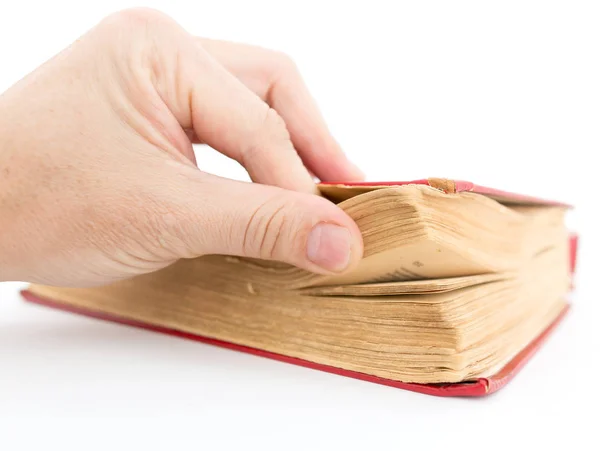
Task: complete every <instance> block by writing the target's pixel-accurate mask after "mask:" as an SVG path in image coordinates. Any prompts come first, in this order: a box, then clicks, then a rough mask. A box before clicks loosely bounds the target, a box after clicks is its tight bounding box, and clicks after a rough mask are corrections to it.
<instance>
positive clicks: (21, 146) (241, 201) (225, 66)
mask: <svg viewBox="0 0 600 451" xmlns="http://www.w3.org/2000/svg"><path fill="white" fill-rule="evenodd" d="M199 142H201V143H205V144H208V145H210V146H211V147H213V148H214V149H216V150H218V151H219V152H221V153H223V154H224V155H226V156H228V157H230V158H232V159H235V160H237V161H238V162H239V163H240V164H242V165H243V166H244V167H245V168H246V170H247V171H248V173H249V175H250V177H251V179H252V181H253V183H245V182H240V181H233V180H229V179H226V178H222V177H217V176H215V175H212V174H209V173H206V172H203V171H202V162H201V161H199V162H196V160H195V157H194V153H193V148H192V144H193V143H199ZM311 174H313V175H314V176H316V177H317V178H318V179H320V180H323V181H360V180H362V178H363V175H362V173H361V171H360V170H359V169H357V168H356V166H354V165H353V164H352V163H351V162H350V161H349V160H348V159H347V158H346V156H345V155H344V153H343V152H342V150H341V149H340V146H339V145H338V144H337V142H336V141H335V139H334V138H333V137H332V136H331V134H330V132H329V131H328V129H327V126H326V124H325V122H324V120H323V118H322V115H321V114H320V112H319V111H318V109H317V107H316V105H315V102H314V101H313V99H312V97H311V95H310V94H309V92H308V90H307V88H306V86H305V85H304V83H303V81H302V79H301V77H300V75H299V72H298V70H297V69H296V67H295V66H294V64H293V63H292V62H291V60H290V59H289V58H288V57H286V56H285V55H282V54H279V53H277V52H273V51H269V50H265V49H261V48H256V47H251V46H245V45H240V44H234V43H227V42H220V41H212V40H208V39H201V38H198V37H195V36H192V35H190V34H189V33H188V32H187V31H185V30H184V29H182V28H181V27H180V26H178V25H177V23H175V22H174V21H173V20H172V19H171V18H169V17H167V16H165V15H163V14H161V13H159V12H157V11H152V10H146V9H134V10H127V11H121V12H118V13H115V14H113V15H111V16H109V17H107V18H105V19H104V20H102V21H101V22H100V23H99V24H98V25H97V26H96V27H94V28H93V29H91V30H90V31H89V32H88V33H87V34H85V35H84V36H82V37H81V38H80V39H79V40H77V41H76V42H75V43H73V44H72V45H71V46H70V47H68V48H67V49H65V50H64V51H63V52H61V53H60V54H58V55H57V56H55V57H54V58H53V59H51V60H50V61H48V62H47V63H45V64H44V65H42V66H40V67H39V68H37V69H36V70H35V71H33V72H32V73H31V74H29V75H28V76H26V77H25V78H23V79H22V80H21V81H19V82H18V83H17V84H15V85H14V86H13V87H11V88H10V89H9V90H8V91H6V92H5V93H3V94H2V95H1V96H0V281H11V280H18V281H26V282H34V283H43V284H48V285H59V286H96V285H101V284H107V283H111V282H114V281H118V280H121V279H125V278H129V277H132V276H135V275H139V274H144V273H148V272H153V271H157V270H159V269H161V268H164V267H166V266H168V265H170V264H172V263H174V262H175V261H177V260H179V259H182V258H193V257H199V256H202V255H207V254H225V255H237V256H245V257H253V258H262V259H268V260H277V261H282V262H286V263H289V264H292V265H295V266H298V267H300V268H303V269H306V270H309V271H312V272H316V273H320V274H333V273H341V272H345V271H350V270H352V269H353V268H354V267H355V266H356V264H357V263H358V261H359V260H360V259H361V257H362V252H363V243H362V239H361V235H360V231H359V230H358V228H357V226H356V224H355V223H354V222H353V221H352V219H351V218H350V217H349V216H348V215H346V213H344V212H343V211H342V210H341V209H340V208H338V207H337V206H336V205H334V204H333V203H331V202H329V201H327V200H326V199H324V198H322V197H320V196H319V195H318V193H317V190H316V185H315V182H314V179H313V177H312V176H311Z"/></svg>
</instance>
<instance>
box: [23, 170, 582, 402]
mask: <svg viewBox="0 0 600 451" xmlns="http://www.w3.org/2000/svg"><path fill="white" fill-rule="evenodd" d="M410 183H416V184H427V185H429V186H432V187H434V188H437V189H442V190H444V191H446V192H452V193H453V192H461V191H470V192H478V193H481V194H486V195H488V194H490V195H492V196H497V197H499V198H502V199H505V200H506V199H512V200H513V201H515V202H527V203H538V204H547V205H565V204H561V203H559V202H554V201H549V200H544V199H538V198H534V197H529V196H524V195H520V194H514V193H509V192H506V191H500V190H495V189H492V188H485V187H481V186H479V185H474V184H472V183H469V182H463V181H452V180H446V179H422V180H416V181H411V182H371V183H362V184H361V183H358V184H357V183H352V184H344V186H378V187H382V186H395V185H404V184H410ZM332 185H333V184H332ZM577 250H578V236H577V235H576V234H573V235H572V236H571V238H570V269H571V273H572V274H574V272H575V268H576V261H577ZM22 296H23V298H24V299H25V300H26V301H29V302H32V303H36V304H40V305H44V306H47V307H52V308H57V309H60V310H64V311H68V312H71V313H76V314H80V315H85V316H89V317H93V318H97V319H101V320H106V321H111V322H116V323H120V324H125V325H129V326H134V327H140V328H143V329H147V330H151V331H154V332H160V333H165V334H169V335H174V336H177V337H181V338H186V339H191V340H196V341H200V342H203V343H207V344H211V345H215V346H220V347H224V348H228V349H232V350H236V351H241V352H246V353H250V354H253V355H257V356H260V357H267V358H270V359H274V360H278V361H281V362H286V363H292V364H295V365H300V366H304V367H307V368H312V369H316V370H320V371H326V372H329V373H333V374H338V375H341V376H347V377H352V378H355V379H360V380H363V381H368V382H373V383H377V384H382V385H387V386H390V387H395V388H401V389H405V390H411V391H415V392H419V393H424V394H429V395H435V396H464V397H473V396H484V395H488V394H491V393H494V392H496V391H498V390H499V389H500V388H502V387H504V386H505V385H506V384H507V383H508V382H510V381H511V380H512V379H513V378H514V377H515V376H516V375H517V374H518V373H519V371H520V370H521V369H522V368H523V367H524V366H525V365H526V364H527V362H528V361H529V360H530V359H531V358H532V357H533V356H534V355H535V353H536V352H537V350H538V349H539V348H540V346H542V344H543V343H544V342H545V341H546V340H547V339H548V337H549V336H550V335H551V333H552V332H553V331H554V330H555V329H556V327H557V326H558V325H559V324H560V322H561V321H562V319H563V318H564V317H565V315H566V314H567V313H568V311H569V310H570V305H568V304H567V305H566V307H565V308H564V309H563V311H562V312H561V313H560V314H559V315H558V317H557V318H556V319H555V320H554V321H553V322H552V324H550V326H549V327H548V328H547V329H546V330H545V331H544V332H542V333H541V334H540V335H539V336H538V337H536V338H535V339H534V340H533V341H532V342H531V343H529V345H527V346H526V347H525V348H524V349H523V350H521V352H520V353H519V354H517V355H516V356H515V357H514V358H513V359H512V360H511V361H510V362H509V363H508V364H507V365H505V366H504V368H502V369H501V370H500V371H499V372H498V373H497V374H495V375H494V376H491V377H486V378H479V379H476V380H470V381H465V382H460V383H451V384H415V383H405V382H399V381H395V380H391V379H384V378H381V377H376V376H371V375H369V374H364V373H358V372H355V371H348V370H344V369H341V368H336V367H331V366H328V365H322V364H318V363H314V362H310V361H307V360H302V359H298V358H294V357H288V356H285V355H280V354H275V353H272V352H268V351H264V350H261V349H256V348H250V347H247V346H241V345H237V344H234V343H228V342H224V341H221V340H216V339H213V338H209V337H203V336H199V335H194V334H190V333H186V332H181V331H178V330H174V329H168V328H164V327H158V326H154V325H152V324H147V323H142V322H139V321H135V320H131V319H129V318H123V317H119V316H116V315H112V314H107V313H105V312H101V311H92V310H87V309H82V308H77V307H73V306H70V305H67V304H64V303H61V302H60V301H59V300H54V299H45V298H42V297H39V296H37V295H35V294H34V293H32V292H30V291H28V290H23V291H22Z"/></svg>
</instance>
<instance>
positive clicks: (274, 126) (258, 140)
mask: <svg viewBox="0 0 600 451" xmlns="http://www.w3.org/2000/svg"><path fill="white" fill-rule="evenodd" d="M288 142H290V134H289V131H288V129H287V126H286V124H285V121H284V120H283V118H282V117H281V116H280V115H279V114H278V113H277V111H275V110H274V109H273V108H270V107H269V108H267V110H266V113H265V115H264V117H263V118H262V120H261V121H260V122H259V124H258V126H257V127H256V129H255V131H254V134H253V137H252V138H251V139H250V140H249V141H248V144H247V145H246V146H245V148H244V150H243V151H242V152H241V161H240V163H241V164H242V165H243V166H245V167H248V165H252V164H253V163H254V162H255V161H257V160H261V157H263V156H264V155H263V154H264V152H266V151H269V149H272V148H273V146H272V144H273V143H278V144H281V143H286V144H287V143H288ZM270 144H271V145H270Z"/></svg>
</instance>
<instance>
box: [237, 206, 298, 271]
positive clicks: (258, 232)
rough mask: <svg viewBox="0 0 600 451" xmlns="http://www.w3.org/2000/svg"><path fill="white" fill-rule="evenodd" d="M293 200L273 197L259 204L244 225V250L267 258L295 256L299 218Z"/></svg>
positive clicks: (252, 254) (246, 252)
mask: <svg viewBox="0 0 600 451" xmlns="http://www.w3.org/2000/svg"><path fill="white" fill-rule="evenodd" d="M296 211H298V209H296V208H294V205H293V202H290V201H289V199H286V198H284V197H283V196H281V197H280V196H275V197H273V198H272V199H269V200H268V201H266V202H264V203H262V204H261V205H259V206H258V207H257V208H256V209H255V210H254V212H253V214H252V215H251V217H250V219H249V220H248V221H247V223H246V225H245V231H244V243H243V251H244V253H245V254H246V255H250V256H256V257H258V258H262V259H266V260H274V259H276V260H288V261H289V260H290V259H293V255H295V253H296V251H297V250H298V249H296V245H295V242H296V240H294V239H293V238H294V237H295V235H296V234H298V229H301V228H302V222H303V221H302V218H301V217H300V216H299V215H298V214H297V213H296Z"/></svg>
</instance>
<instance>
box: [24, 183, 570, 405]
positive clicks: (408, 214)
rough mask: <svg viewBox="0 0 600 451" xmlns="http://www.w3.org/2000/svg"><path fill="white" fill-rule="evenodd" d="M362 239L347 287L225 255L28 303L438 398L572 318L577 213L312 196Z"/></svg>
mask: <svg viewBox="0 0 600 451" xmlns="http://www.w3.org/2000/svg"><path fill="white" fill-rule="evenodd" d="M319 189H320V191H321V194H322V195H323V196H324V197H326V198H328V199H329V200H331V201H332V202H334V203H336V204H337V205H338V206H339V207H340V208H341V209H343V210H344V211H346V212H347V214H348V215H350V217H352V218H353V219H354V220H355V222H356V224H357V225H358V227H359V229H360V231H361V233H362V236H363V241H364V254H363V258H362V260H361V262H360V263H359V265H358V267H357V268H356V269H354V270H353V271H351V272H350V273H347V274H343V275H320V274H314V273H311V272H308V271H306V270H303V269H300V268H297V267H294V266H291V265H287V264H283V263H279V262H273V261H266V260H259V259H250V258H241V257H234V256H224V255H207V256H202V257H199V258H194V259H184V260H180V261H178V262H176V263H174V264H173V265H171V266H169V267H167V268H165V269H162V270H160V271H157V272H154V273H151V274H146V275H142V276H137V277H134V278H132V279H129V280H125V281H120V282H117V283H113V284H110V285H107V286H102V287H94V288H66V287H50V286H41V285H30V286H29V287H27V289H26V290H24V291H23V297H24V298H25V299H26V300H28V301H31V302H35V303H38V304H42V305H46V306H49V307H54V308H59V309H63V310H66V311H70V312H74V313H78V314H83V315H88V316H91V317H95V318H99V319H104V320H109V321H114V322H118V323H122V324H128V325H131V326H136V327H143V328H146V329H149V330H153V331H157V332H163V333H169V334H173V335H176V336H179V337H183V338H189V339H195V340H198V341H202V342H205V343H210V344H214V345H218V346H222V347H226V348H230V349H235V350H238V351H243V352H249V353H252V354H255V355H257V356H262V357H269V358H273V359H276V360H280V361H283V362H288V363H294V364H298V365H302V366H306V367H309V368H314V369H318V370H322V371H328V372H331V373H335V374H339V375H344V376H349V377H354V378H357V379H362V380H364V381H369V382H375V383H380V384H384V385H388V386H392V387H397V388H402V389H407V390H412V391H417V392H420V393H425V394H431V395H438V396H482V395H486V394H490V393H493V392H495V391H497V390H498V389H500V388H501V387H503V386H505V385H506V384H507V383H508V382H509V381H510V380H512V379H513V377H514V376H515V375H516V374H517V373H518V372H519V371H520V369H521V368H522V367H523V366H524V365H525V364H526V363H527V361H528V360H529V359H530V358H531V357H532V356H533V355H534V354H535V352H536V351H537V349H538V348H539V347H540V346H541V345H542V343H543V342H544V340H545V339H547V338H548V336H549V335H550V334H551V333H552V331H553V330H554V329H555V328H556V327H557V326H558V324H559V323H560V321H561V320H562V318H563V317H564V316H565V314H566V313H567V312H568V310H569V308H570V303H569V293H570V291H571V290H572V288H573V276H574V272H575V267H576V255H577V244H578V238H577V235H576V234H575V233H573V232H572V231H570V230H568V228H567V226H566V220H565V219H566V215H567V213H568V211H569V210H570V209H571V208H572V206H570V205H568V204H565V203H562V202H557V201H552V200H546V199H540V198H537V197H532V196H527V195H522V194H516V193H511V192H506V191H501V190H496V189H491V188H487V187H483V186H479V185H475V184H473V183H470V182H465V181H455V180H448V179H438V178H430V179H422V180H413V181H406V182H379V183H352V184H346V183H321V184H319Z"/></svg>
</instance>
